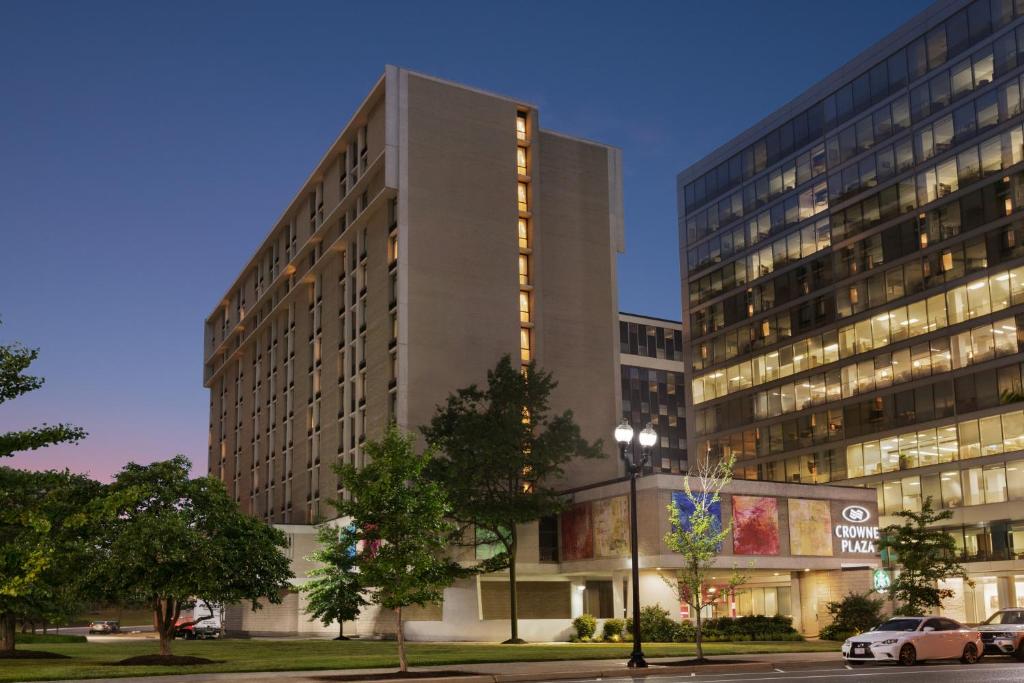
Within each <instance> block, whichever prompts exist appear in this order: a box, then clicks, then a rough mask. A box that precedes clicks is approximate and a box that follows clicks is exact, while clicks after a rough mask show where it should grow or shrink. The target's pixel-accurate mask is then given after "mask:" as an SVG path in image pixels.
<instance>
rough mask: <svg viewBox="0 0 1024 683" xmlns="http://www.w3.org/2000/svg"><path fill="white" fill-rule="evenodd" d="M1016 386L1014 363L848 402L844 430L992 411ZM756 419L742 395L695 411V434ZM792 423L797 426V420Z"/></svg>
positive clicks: (854, 432)
mask: <svg viewBox="0 0 1024 683" xmlns="http://www.w3.org/2000/svg"><path fill="white" fill-rule="evenodd" d="M1019 387H1020V374H1019V367H1018V365H1017V364H1014V365H1007V366H1003V367H999V368H991V369H986V370H979V371H977V372H974V373H972V374H969V375H961V376H958V377H956V378H955V379H941V380H939V381H937V382H934V383H932V384H927V385H924V386H919V387H916V388H909V389H903V390H900V391H895V392H890V393H886V394H877V395H875V396H873V397H870V398H867V399H864V400H861V401H852V402H847V403H845V404H844V405H843V406H842V410H843V418H842V428H843V429H844V430H845V432H844V433H845V435H846V437H847V438H852V437H857V436H861V435H863V434H874V433H877V432H879V431H883V430H885V429H895V428H900V427H905V426H909V425H913V424H918V423H920V422H927V421H929V420H934V419H941V418H945V417H950V416H952V415H953V414H958V415H960V414H964V413H968V412H973V411H974V410H980V409H984V408H992V407H995V406H997V405H1000V404H1001V403H1003V402H1005V401H1008V400H1015V398H1013V397H1015V396H1016V395H1017V393H1019V391H1020V389H1019ZM1008 396H1009V398H1008ZM756 420H757V416H756V415H755V402H754V401H753V400H751V398H750V397H747V396H741V397H739V398H735V399H728V400H725V401H719V402H717V403H715V404H714V405H712V406H710V407H707V408H699V409H698V410H697V411H696V414H695V422H696V424H695V425H694V426H693V427H694V430H695V433H696V434H697V435H701V436H703V435H706V434H713V433H715V432H719V431H725V430H730V429H734V428H743V427H745V426H746V425H750V424H752V423H754V422H756ZM793 424H795V425H797V426H798V427H799V425H800V424H801V421H800V420H797V422H795V423H793ZM801 436H803V435H802V434H800V433H796V434H794V437H795V439H794V440H797V439H799V438H800V437H801Z"/></svg>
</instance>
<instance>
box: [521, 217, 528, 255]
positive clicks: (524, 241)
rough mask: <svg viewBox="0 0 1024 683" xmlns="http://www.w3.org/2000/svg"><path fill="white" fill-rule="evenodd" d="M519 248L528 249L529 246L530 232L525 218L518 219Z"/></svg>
mask: <svg viewBox="0 0 1024 683" xmlns="http://www.w3.org/2000/svg"><path fill="white" fill-rule="evenodd" d="M519 248H520V249H529V248H530V232H529V226H528V225H527V224H526V219H525V218H520V219H519Z"/></svg>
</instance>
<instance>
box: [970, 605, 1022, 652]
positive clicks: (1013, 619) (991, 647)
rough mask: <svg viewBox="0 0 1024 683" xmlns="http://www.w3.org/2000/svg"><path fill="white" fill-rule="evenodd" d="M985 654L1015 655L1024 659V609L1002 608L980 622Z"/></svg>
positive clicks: (979, 626) (979, 628)
mask: <svg viewBox="0 0 1024 683" xmlns="http://www.w3.org/2000/svg"><path fill="white" fill-rule="evenodd" d="M978 631H979V632H980V633H981V642H982V643H984V644H985V654H992V655H1013V656H1014V657H1016V658H1017V659H1019V660H1021V661H1024V609H1001V610H999V611H998V612H996V613H995V614H993V615H992V616H991V617H989V618H988V619H986V620H985V621H983V622H981V623H980V624H978Z"/></svg>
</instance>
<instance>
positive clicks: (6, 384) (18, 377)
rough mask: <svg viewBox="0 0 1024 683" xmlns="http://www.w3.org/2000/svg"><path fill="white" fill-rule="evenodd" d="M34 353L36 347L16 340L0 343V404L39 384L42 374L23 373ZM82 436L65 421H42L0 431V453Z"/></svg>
mask: <svg viewBox="0 0 1024 683" xmlns="http://www.w3.org/2000/svg"><path fill="white" fill-rule="evenodd" d="M38 356H39V350H38V349H28V348H25V347H24V346H21V345H20V344H11V345H8V346H0V404H2V403H5V402H6V401H10V400H13V399H15V398H17V397H19V396H21V395H22V394H27V393H28V392H30V391H35V390H36V389H38V388H39V387H41V386H43V381H44V380H43V378H42V377H34V376H32V375H26V374H25V371H26V370H27V369H28V366H29V365H31V364H32V362H33V361H34V360H35V359H36V358H37V357H38ZM85 436H86V433H85V430H83V429H82V428H81V427H75V426H74V425H69V424H56V425H48V424H43V425H42V426H39V427H31V428H29V429H24V430H21V431H16V432H0V457H2V456H7V455H14V454H15V453H17V452H18V451H34V450H36V449H37V448H43V447H45V446H52V445H53V444H58V443H75V442H77V441H79V440H81V439H84V438H85Z"/></svg>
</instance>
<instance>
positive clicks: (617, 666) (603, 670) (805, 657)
mask: <svg viewBox="0 0 1024 683" xmlns="http://www.w3.org/2000/svg"><path fill="white" fill-rule="evenodd" d="M709 659H710V660H712V661H714V660H732V661H735V660H737V659H741V660H743V663H731V664H730V663H724V662H723V663H721V664H704V665H702V666H665V663H668V662H676V661H679V660H680V657H663V658H652V659H649V660H648V662H649V663H650V664H651V665H652V666H651V667H649V668H647V669H628V668H626V663H625V661H624V660H615V659H586V660H574V661H559V662H499V663H491V664H448V665H441V666H417V667H412V668H411V670H412V671H413V672H417V673H425V672H429V671H436V672H438V676H437V677H430V678H417V679H412V680H414V681H416V683H431V682H432V683H441V682H442V681H443V682H445V683H527V682H529V681H551V680H571V679H595V678H600V679H609V678H635V677H645V676H668V675H687V676H689V675H690V674H692V673H695V674H698V675H700V674H721V673H744V672H765V673H767V672H771V671H775V670H779V669H781V670H783V671H786V670H788V669H790V668H794V669H800V668H809V667H814V666H829V665H835V666H836V667H839V666H841V664H842V660H841V658H840V655H839V653H838V652H787V653H780V654H763V655H750V656H749V657H743V656H742V655H740V656H737V655H729V656H724V657H709ZM658 664H661V665H660V666H658ZM394 671H396V667H389V668H384V669H333V670H320V671H267V672H247V673H222V674H216V673H211V674H187V675H170V676H138V677H132V678H111V679H91V680H92V681H97V680H101V681H111V682H112V683H113V682H117V683H195V682H196V681H219V682H221V683H235V682H239V683H240V682H242V681H244V682H245V683H250V682H252V683H270V682H271V681H274V682H275V683H327V682H329V681H331V680H334V679H335V677H339V676H343V677H345V679H346V681H347V683H352V681H354V680H356V679H352V678H350V677H352V676H355V675H366V676H367V677H368V678H369V677H372V676H373V675H375V674H386V673H393V672H394ZM455 671H458V672H463V673H468V674H471V675H461V676H446V675H445V673H447V672H455ZM57 683H68V682H65V681H59V682H57Z"/></svg>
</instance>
